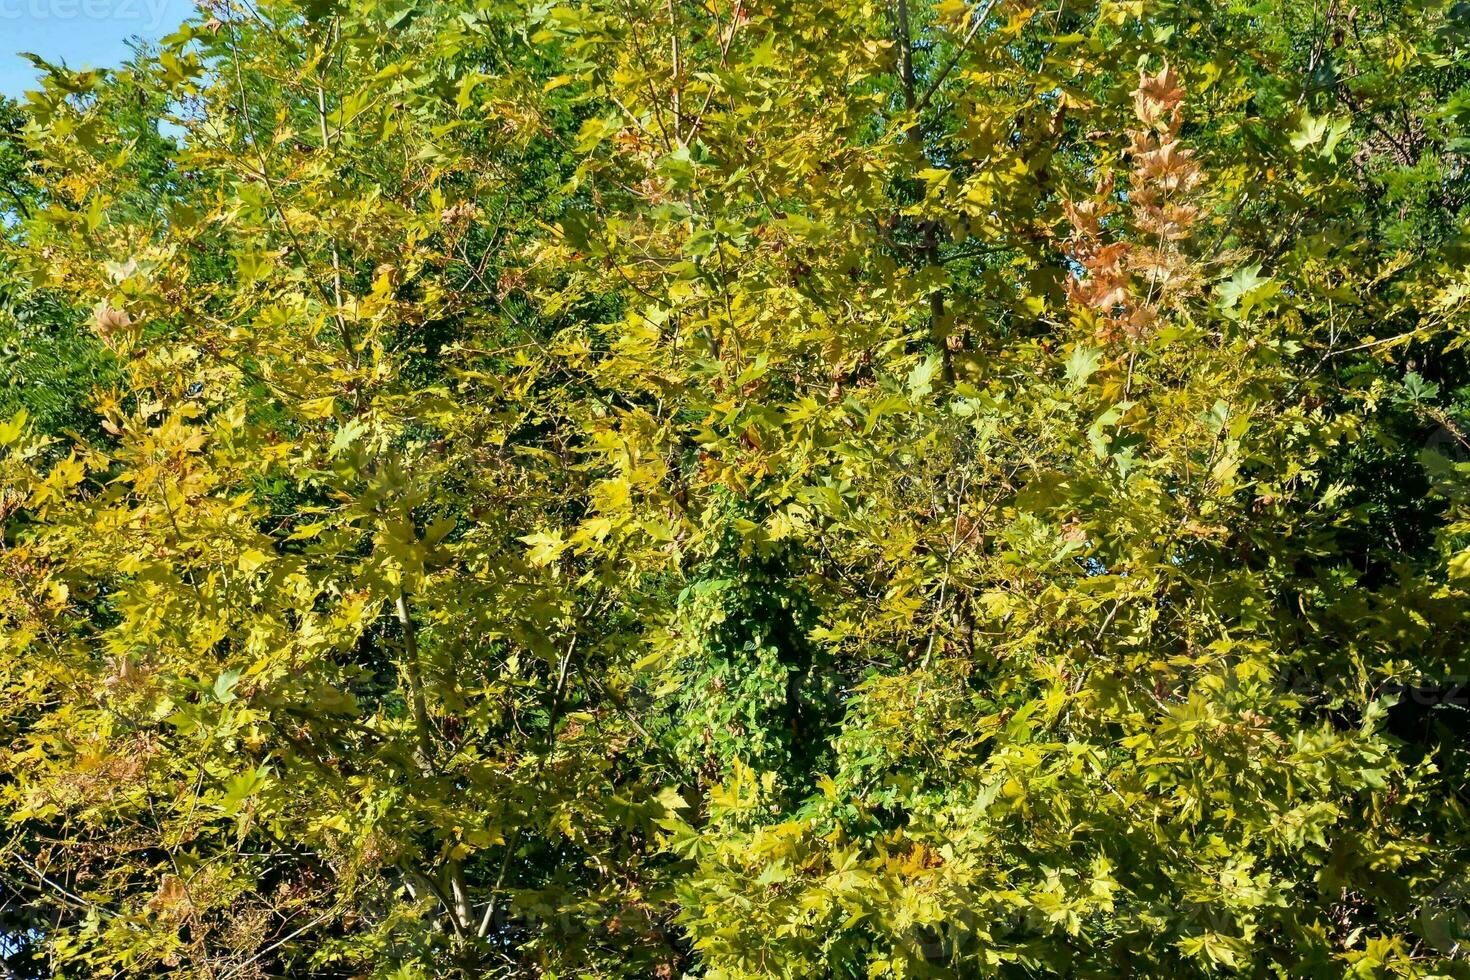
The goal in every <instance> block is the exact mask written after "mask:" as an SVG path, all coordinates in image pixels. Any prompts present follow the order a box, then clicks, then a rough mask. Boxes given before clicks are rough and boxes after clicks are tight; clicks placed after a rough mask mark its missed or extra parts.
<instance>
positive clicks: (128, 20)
mask: <svg viewBox="0 0 1470 980" xmlns="http://www.w3.org/2000/svg"><path fill="white" fill-rule="evenodd" d="M193 12H194V3H193V0H0V94H3V95H8V96H11V97H12V98H15V97H18V96H19V95H20V94H21V93H22V92H24V91H25V90H26V89H28V88H32V87H34V86H33V80H34V77H35V70H34V69H33V68H32V67H31V63H30V62H29V61H26V60H25V59H24V58H21V57H18V56H17V54H16V52H18V51H33V52H35V53H36V54H38V55H40V56H41V57H43V58H45V59H46V60H47V61H50V62H53V63H61V62H65V63H66V65H67V66H68V67H71V68H107V67H111V66H113V65H116V64H118V63H119V62H120V61H122V60H123V59H124V58H126V57H127V54H128V48H127V40H128V38H130V37H135V36H136V37H143V38H146V39H148V40H154V41H156V40H158V39H159V38H161V37H163V36H164V35H166V34H170V33H172V32H173V29H174V28H175V27H177V26H178V25H179V24H180V23H181V22H182V21H183V20H184V19H185V18H186V17H188V16H190V15H191V14H192V13H193Z"/></svg>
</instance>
